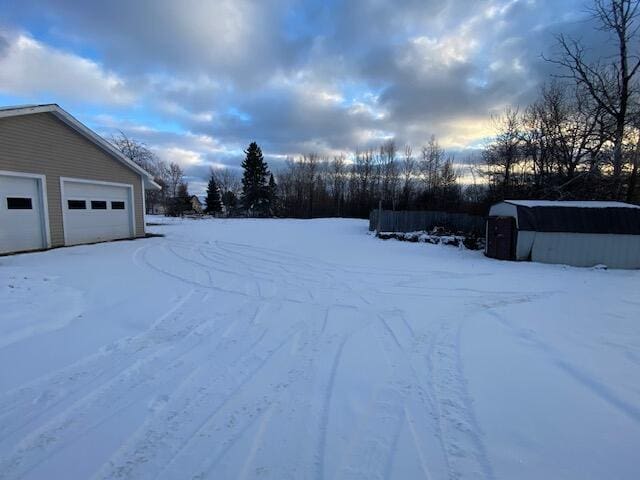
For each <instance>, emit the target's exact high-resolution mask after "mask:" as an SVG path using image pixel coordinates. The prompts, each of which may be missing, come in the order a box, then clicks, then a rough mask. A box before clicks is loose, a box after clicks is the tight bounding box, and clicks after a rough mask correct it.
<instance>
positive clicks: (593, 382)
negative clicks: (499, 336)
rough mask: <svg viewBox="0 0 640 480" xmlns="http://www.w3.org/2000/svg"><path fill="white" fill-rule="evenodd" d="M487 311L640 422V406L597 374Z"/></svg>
mask: <svg viewBox="0 0 640 480" xmlns="http://www.w3.org/2000/svg"><path fill="white" fill-rule="evenodd" d="M486 313H487V314H488V315H489V316H490V317H491V318H493V319H494V320H497V321H498V322H499V323H500V324H501V325H502V326H504V327H505V328H506V330H507V331H508V332H509V333H510V334H511V335H513V336H514V337H515V338H517V339H518V340H520V341H522V342H524V343H527V344H528V345H530V346H532V347H533V348H535V349H536V350H538V351H539V352H541V353H543V354H544V355H546V357H547V360H548V361H549V362H550V363H551V364H552V365H554V366H555V367H557V368H558V369H560V370H561V371H562V372H564V373H565V374H566V375H568V376H569V377H570V378H571V379H572V380H574V381H576V382H578V383H579V384H580V385H582V386H583V387H586V388H587V389H588V390H589V391H590V392H591V393H592V394H593V395H594V396H596V397H598V398H600V399H601V400H603V401H605V402H606V403H608V404H609V405H611V406H612V407H614V408H615V409H616V410H618V411H619V412H620V413H622V414H623V415H625V416H626V417H627V418H629V419H630V420H632V421H634V422H636V423H638V424H640V407H637V406H635V405H632V404H630V403H629V402H626V401H625V400H624V399H622V398H620V397H619V396H618V395H617V394H616V393H615V392H614V391H613V390H612V389H611V388H609V387H608V386H607V385H606V384H604V383H603V382H601V381H600V380H598V379H597V378H596V377H595V376H593V375H592V374H590V373H589V372H587V371H586V370H584V369H582V368H580V367H578V366H576V365H574V364H572V363H571V362H569V361H567V360H565V358H564V357H563V355H562V353H560V352H559V351H558V350H556V349H555V348H554V347H552V346H551V345H550V344H548V343H545V342H543V341H542V340H540V339H539V338H538V337H537V336H536V335H535V334H534V333H533V332H532V331H527V330H524V329H521V328H519V327H517V326H515V325H513V324H512V323H511V322H509V321H507V320H506V318H504V316H503V315H502V314H500V313H498V312H495V311H494V310H491V309H489V307H488V308H487V310H486Z"/></svg>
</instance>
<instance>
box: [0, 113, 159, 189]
mask: <svg viewBox="0 0 640 480" xmlns="http://www.w3.org/2000/svg"><path fill="white" fill-rule="evenodd" d="M35 113H50V114H52V115H54V116H55V117H57V118H58V119H59V120H61V121H62V122H64V123H65V124H66V125H68V126H69V127H71V128H72V129H74V130H75V131H76V132H78V133H79V134H80V135H82V136H83V137H85V138H86V139H88V140H89V141H91V142H92V143H94V144H95V145H96V146H98V147H99V148H100V149H102V150H103V151H105V152H106V153H108V154H109V155H110V156H112V157H113V158H115V159H116V160H118V161H120V162H121V163H123V164H125V165H126V166H127V167H129V168H131V169H132V170H134V171H135V172H137V173H139V174H140V175H142V177H143V179H144V186H145V188H152V189H158V190H160V185H158V184H157V183H155V182H154V181H153V176H152V175H151V174H150V173H149V172H147V171H146V170H145V169H143V168H142V167H140V166H139V165H137V164H136V163H135V162H133V161H131V160H130V159H128V158H127V157H125V156H124V155H122V153H120V152H119V151H118V150H117V149H116V148H115V147H114V146H113V145H111V144H110V143H109V142H107V141H106V140H105V139H104V138H102V137H101V136H100V135H98V134H97V133H95V132H94V131H93V130H91V129H90V128H88V127H87V126H85V125H84V124H83V123H81V122H80V121H79V120H77V119H76V118H75V117H73V115H71V114H70V113H69V112H67V111H65V110H64V109H62V108H61V107H60V106H59V105H57V104H55V103H48V104H42V105H18V106H12V107H0V118H6V117H14V116H20V115H30V114H35Z"/></svg>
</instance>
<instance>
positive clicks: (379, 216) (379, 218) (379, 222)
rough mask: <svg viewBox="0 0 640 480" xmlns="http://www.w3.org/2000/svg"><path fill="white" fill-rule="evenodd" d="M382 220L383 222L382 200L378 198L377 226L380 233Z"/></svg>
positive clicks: (377, 231)
mask: <svg viewBox="0 0 640 480" xmlns="http://www.w3.org/2000/svg"><path fill="white" fill-rule="evenodd" d="M381 222H382V200H378V226H377V227H376V233H380V225H381Z"/></svg>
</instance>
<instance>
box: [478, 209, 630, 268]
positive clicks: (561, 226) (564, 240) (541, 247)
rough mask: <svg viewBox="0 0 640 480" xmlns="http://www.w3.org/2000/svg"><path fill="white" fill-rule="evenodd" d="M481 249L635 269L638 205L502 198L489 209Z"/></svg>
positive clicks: (503, 255) (501, 255)
mask: <svg viewBox="0 0 640 480" xmlns="http://www.w3.org/2000/svg"><path fill="white" fill-rule="evenodd" d="M485 254H486V255H487V256H488V257H492V258H497V259H501V260H531V261H534V262H543V263H562V264H566V265H573V266H577V267H591V266H595V265H606V266H608V267H610V268H640V207H638V206H637V205H632V204H629V203H623V202H598V201H547V200H505V201H503V202H500V203H497V204H495V205H493V206H492V207H491V209H490V211H489V217H488V219H487V244H486V249H485Z"/></svg>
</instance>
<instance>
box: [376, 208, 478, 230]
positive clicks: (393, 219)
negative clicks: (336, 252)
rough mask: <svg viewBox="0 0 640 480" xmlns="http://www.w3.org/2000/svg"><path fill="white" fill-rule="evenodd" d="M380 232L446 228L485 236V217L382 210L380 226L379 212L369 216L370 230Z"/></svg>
mask: <svg viewBox="0 0 640 480" xmlns="http://www.w3.org/2000/svg"><path fill="white" fill-rule="evenodd" d="M378 226H379V227H380V228H379V231H380V232H415V231H420V230H431V229H432V228H434V227H445V228H447V229H449V230H452V231H454V232H458V231H459V232H465V233H474V234H476V235H478V236H484V233H485V220H484V217H480V216H474V215H467V214H466V213H447V212H433V211H426V210H422V211H393V210H382V217H381V218H380V224H379V225H378V210H372V211H371V213H370V214H369V230H370V231H374V230H378Z"/></svg>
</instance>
